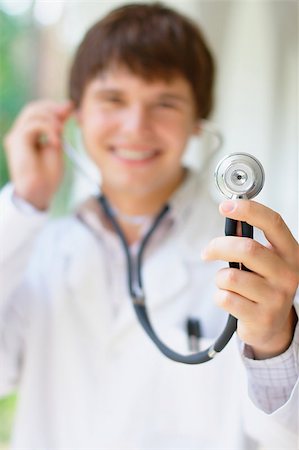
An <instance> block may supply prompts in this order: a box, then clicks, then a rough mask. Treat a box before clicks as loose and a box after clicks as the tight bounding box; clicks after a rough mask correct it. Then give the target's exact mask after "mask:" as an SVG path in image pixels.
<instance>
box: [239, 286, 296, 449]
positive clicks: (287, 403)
mask: <svg viewBox="0 0 299 450" xmlns="http://www.w3.org/2000/svg"><path fill="white" fill-rule="evenodd" d="M298 293H299V292H298V291H297V295H296V298H295V303H294V304H295V308H296V310H297V314H298V312H299V304H298V300H299V298H298ZM260 363H261V364H263V361H254V360H252V361H251V362H248V361H247V375H248V381H249V399H248V402H247V404H246V406H245V407H246V409H247V411H246V415H245V417H246V426H247V429H248V432H249V434H250V435H251V436H253V437H254V438H255V439H257V440H258V441H260V442H262V443H263V445H265V446H269V447H270V448H275V449H276V448H277V449H278V448H279V449H280V448H281V449H292V450H295V449H296V450H297V449H298V448H299V324H297V327H296V330H295V334H294V338H293V342H292V344H291V346H290V348H289V349H288V350H287V351H286V352H285V353H284V354H283V355H281V356H279V357H276V358H271V359H269V360H266V362H265V363H266V366H267V374H268V375H267V377H268V381H267V379H266V377H263V368H262V367H259V364H260ZM245 365H246V363H245ZM254 365H255V366H256V367H255V368H254V371H250V367H249V366H251V369H252V367H253V366H254ZM259 373H260V376H258V374H259ZM262 390H264V392H262ZM261 392H262V395H260V394H261ZM267 396H268V397H269V396H270V397H272V398H269V399H268V400H269V401H268V402H267V401H265V400H266V399H267ZM275 397H277V399H275ZM283 397H284V398H285V400H284V401H281V399H282V398H283ZM276 400H278V401H276ZM275 403H277V407H273V405H275ZM265 430H268V431H269V432H268V433H265ZM265 436H267V442H265Z"/></svg>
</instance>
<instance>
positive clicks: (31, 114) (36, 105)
mask: <svg viewBox="0 0 299 450" xmlns="http://www.w3.org/2000/svg"><path fill="white" fill-rule="evenodd" d="M73 109H74V106H73V103H72V102H71V101H65V102H62V103H58V102H53V101H51V100H41V101H37V102H32V103H30V104H29V105H28V106H26V107H25V108H24V110H23V112H22V113H21V115H20V116H19V119H18V120H17V122H18V123H24V122H27V121H28V120H31V119H34V118H38V117H42V116H45V115H47V116H49V115H52V116H54V117H56V118H57V119H59V120H60V121H61V120H64V119H65V118H66V117H67V116H68V115H69V114H70V113H71V111H72V110H73Z"/></svg>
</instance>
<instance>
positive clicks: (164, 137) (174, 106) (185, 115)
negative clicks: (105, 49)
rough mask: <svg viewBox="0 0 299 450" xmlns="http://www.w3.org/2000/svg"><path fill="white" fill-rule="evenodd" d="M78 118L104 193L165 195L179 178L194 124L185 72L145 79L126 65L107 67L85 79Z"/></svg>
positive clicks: (132, 195) (193, 108)
mask: <svg viewBox="0 0 299 450" xmlns="http://www.w3.org/2000/svg"><path fill="white" fill-rule="evenodd" d="M78 119H79V123H80V126H81V129H82V133H83V138H84V143H85V146H86V149H87V151H88V153H89V155H90V157H91V158H92V159H93V161H94V162H95V163H96V165H97V166H98V167H99V169H100V171H101V175H102V189H103V191H104V192H105V193H106V194H107V195H108V196H109V195H111V197H115V196H116V195H118V194H119V195H126V196H131V197H138V198H139V199H140V198H144V199H146V197H147V196H152V195H157V196H159V193H160V194H161V195H162V196H163V195H164V196H165V195H166V196H167V195H170V194H171V193H172V192H173V191H174V190H175V189H176V187H177V186H178V185H179V184H180V182H181V180H182V177H183V173H184V171H183V168H182V164H181V159H182V155H183V153H184V150H185V147H186V144H187V142H188V140H189V138H190V136H191V135H192V134H193V133H194V132H195V131H196V124H197V121H196V115H195V105H194V100H193V96H192V90H191V87H190V85H189V83H188V82H187V81H186V80H185V79H184V78H182V77H175V78H173V79H170V80H169V82H166V81H163V80H159V81H152V82H147V81H145V80H143V79H142V78H140V77H138V76H137V75H134V74H132V73H131V72H129V71H128V70H126V69H125V68H114V69H110V70H107V71H106V72H105V73H104V74H102V75H100V76H98V77H96V78H94V79H92V80H91V81H90V82H89V83H88V84H87V86H86V88H85V91H84V95H83V99H82V102H81V105H80V109H79V110H78Z"/></svg>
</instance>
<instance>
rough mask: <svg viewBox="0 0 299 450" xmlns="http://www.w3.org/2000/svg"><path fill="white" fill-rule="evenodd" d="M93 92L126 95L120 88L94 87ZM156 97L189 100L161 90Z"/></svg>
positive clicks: (181, 101)
mask: <svg viewBox="0 0 299 450" xmlns="http://www.w3.org/2000/svg"><path fill="white" fill-rule="evenodd" d="M95 93H96V95H99V96H100V97H101V96H103V97H104V96H106V95H126V92H125V91H123V90H121V89H116V88H105V87H102V88H97V89H95ZM157 98H158V99H159V100H170V101H175V102H179V103H188V102H189V100H188V99H187V98H186V97H185V96H182V95H179V94H176V93H174V92H161V93H158V94H157Z"/></svg>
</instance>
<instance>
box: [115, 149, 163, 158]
mask: <svg viewBox="0 0 299 450" xmlns="http://www.w3.org/2000/svg"><path fill="white" fill-rule="evenodd" d="M114 153H115V154H116V155H117V156H119V157H120V158H123V159H129V160H132V161H142V160H144V159H148V158H151V157H153V156H154V155H155V154H156V151H155V150H148V151H136V150H130V149H127V148H122V149H116V150H115V152H114Z"/></svg>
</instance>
